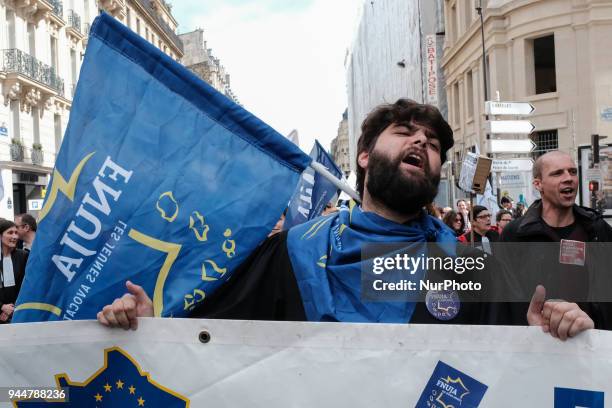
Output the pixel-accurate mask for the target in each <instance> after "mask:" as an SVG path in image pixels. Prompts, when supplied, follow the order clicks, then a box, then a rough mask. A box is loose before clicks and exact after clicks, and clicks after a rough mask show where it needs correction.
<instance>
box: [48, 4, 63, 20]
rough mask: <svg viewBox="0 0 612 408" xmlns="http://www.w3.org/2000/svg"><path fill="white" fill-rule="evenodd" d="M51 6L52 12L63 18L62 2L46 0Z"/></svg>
mask: <svg viewBox="0 0 612 408" xmlns="http://www.w3.org/2000/svg"><path fill="white" fill-rule="evenodd" d="M47 2H48V3H49V4H51V5H52V6H53V14H55V15H56V16H58V17H59V18H61V19H63V18H64V4H63V3H62V2H61V1H60V0H47Z"/></svg>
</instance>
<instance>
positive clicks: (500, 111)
mask: <svg viewBox="0 0 612 408" xmlns="http://www.w3.org/2000/svg"><path fill="white" fill-rule="evenodd" d="M534 110H535V106H533V105H532V104H530V103H529V102H496V101H486V102H485V113H486V114H487V115H530V114H531V113H532V112H533V111H534Z"/></svg>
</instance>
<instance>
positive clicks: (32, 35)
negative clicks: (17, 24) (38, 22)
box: [28, 23, 36, 57]
mask: <svg viewBox="0 0 612 408" xmlns="http://www.w3.org/2000/svg"><path fill="white" fill-rule="evenodd" d="M28 54H30V55H31V56H33V57H36V27H34V24H32V23H28Z"/></svg>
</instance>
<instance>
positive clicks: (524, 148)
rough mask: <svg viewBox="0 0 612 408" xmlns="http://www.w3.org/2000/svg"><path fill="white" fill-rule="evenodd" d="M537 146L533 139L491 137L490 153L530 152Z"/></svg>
mask: <svg viewBox="0 0 612 408" xmlns="http://www.w3.org/2000/svg"><path fill="white" fill-rule="evenodd" d="M535 148H536V145H535V143H533V141H532V140H531V139H490V140H489V152H490V153H530V152H532V151H533V149H535Z"/></svg>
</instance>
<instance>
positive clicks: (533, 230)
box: [501, 200, 612, 242]
mask: <svg viewBox="0 0 612 408" xmlns="http://www.w3.org/2000/svg"><path fill="white" fill-rule="evenodd" d="M574 216H575V217H576V222H578V223H579V224H580V225H581V226H582V227H583V228H584V229H585V231H586V233H587V235H588V240H587V242H612V227H611V226H610V225H609V224H608V223H607V222H606V221H605V220H604V219H603V218H602V217H601V215H599V214H598V213H596V212H595V211H593V210H591V209H590V208H586V207H581V206H579V205H575V204H574ZM501 241H502V242H558V241H559V239H558V238H557V237H556V236H554V235H553V234H552V233H551V230H550V227H548V226H547V225H546V223H545V222H544V220H543V219H542V201H541V200H537V201H535V202H534V203H533V204H532V205H531V206H530V207H529V210H528V211H527V213H526V214H525V215H524V216H522V217H520V218H517V219H515V220H513V221H511V222H510V223H509V224H508V225H506V227H505V228H504V231H503V232H502V236H501Z"/></svg>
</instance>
